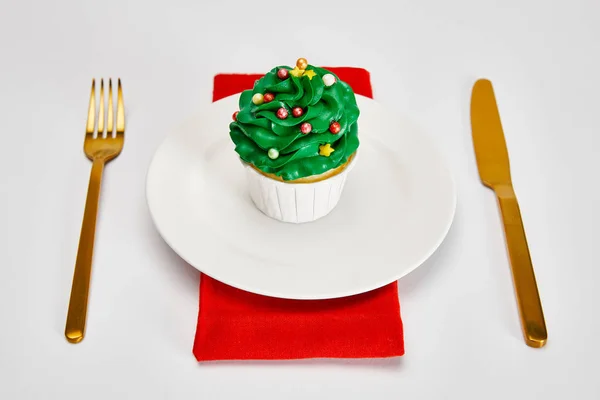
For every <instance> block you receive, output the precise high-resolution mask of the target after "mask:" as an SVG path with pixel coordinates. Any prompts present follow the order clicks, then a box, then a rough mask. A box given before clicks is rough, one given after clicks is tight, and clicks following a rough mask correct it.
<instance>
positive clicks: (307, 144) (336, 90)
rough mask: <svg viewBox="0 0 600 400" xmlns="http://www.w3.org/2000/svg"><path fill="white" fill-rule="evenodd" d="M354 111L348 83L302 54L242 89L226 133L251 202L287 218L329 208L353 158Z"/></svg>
mask: <svg viewBox="0 0 600 400" xmlns="http://www.w3.org/2000/svg"><path fill="white" fill-rule="evenodd" d="M358 116H359V109H358V106H357V104H356V98H355V95H354V92H353V90H352V88H351V87H350V86H349V85H348V84H347V83H345V82H343V81H341V80H340V79H339V78H338V77H337V76H336V74H334V73H332V72H330V71H327V70H326V69H323V68H319V67H315V66H313V65H310V64H308V63H307V61H306V59H304V58H299V59H298V60H297V62H296V66H295V67H294V68H290V67H288V66H279V67H275V68H273V69H271V70H270V71H269V72H267V73H266V74H265V75H264V76H263V77H262V78H261V79H259V80H257V81H256V82H255V84H254V87H253V88H252V89H251V90H245V91H243V92H242V93H241V94H240V97H239V111H236V112H235V113H234V114H233V122H231V124H230V125H229V130H230V132H229V134H230V137H231V140H232V141H233V143H234V144H235V151H236V153H237V154H238V156H239V159H240V160H241V162H242V165H243V166H244V168H245V170H246V176H247V180H248V185H249V191H250V197H251V198H252V201H253V202H254V204H255V205H256V207H257V208H258V209H259V210H260V211H262V212H263V213H264V214H265V215H267V216H269V217H271V218H273V219H276V220H279V221H283V222H291V223H304V222H311V221H315V220H317V219H319V218H322V217H324V216H326V215H327V214H329V213H330V212H331V211H332V210H333V209H334V208H335V206H336V205H337V204H338V201H339V199H340V196H341V195H342V191H343V189H344V184H345V182H346V178H347V176H348V173H349V172H350V170H351V169H352V167H353V166H354V164H355V163H356V159H357V150H358V147H359V140H358V124H357V120H358Z"/></svg>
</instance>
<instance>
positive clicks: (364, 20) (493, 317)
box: [0, 0, 600, 400]
mask: <svg viewBox="0 0 600 400" xmlns="http://www.w3.org/2000/svg"><path fill="white" fill-rule="evenodd" d="M387 3H390V4H394V6H393V8H392V6H387V5H384V2H382V1H375V0H373V1H369V2H366V3H361V6H360V7H353V8H350V7H348V5H347V4H348V3H347V2H345V1H344V2H342V1H334V2H328V3H325V2H321V3H319V4H318V5H311V4H305V3H302V4H299V3H293V2H283V3H282V2H267V3H265V6H264V7H263V6H261V4H260V3H259V2H256V1H253V2H243V3H242V2H240V3H239V5H238V6H235V5H232V4H231V3H230V2H216V3H213V4H212V5H205V4H204V3H203V2H200V1H189V2H186V3H184V2H182V1H173V2H170V3H169V5H168V6H159V5H157V4H156V3H153V2H148V1H144V2H142V1H135V2H133V1H104V2H98V1H96V2H85V3H84V2H79V1H78V2H75V1H73V2H72V3H71V4H67V3H65V2H60V1H54V2H42V1H38V2H31V1H19V2H16V1H10V2H9V1H3V2H2V4H1V6H0V10H1V11H0V49H2V52H1V53H0V59H1V62H0V72H1V73H2V74H1V75H0V76H1V77H2V87H1V90H0V115H1V118H0V135H1V139H2V140H1V144H2V157H0V171H1V172H0V191H1V194H2V195H1V196H0V239H1V242H0V243H1V244H0V246H1V249H0V315H1V317H2V329H1V330H0V376H1V377H2V378H1V384H0V398H2V399H55V398H56V399H72V398H80V397H81V395H82V394H85V398H86V399H103V400H104V399H109V398H110V399H125V398H143V399H239V398H245V399H261V400H264V399H278V400H281V399H289V400H294V399H308V398H310V399H332V398H336V399H367V398H368V399H445V398H456V399H481V398H482V397H485V398H486V399H507V398H515V399H516V398H519V399H524V398H536V399H566V398H572V397H576V398H578V399H586V400H587V399H597V398H599V397H600V381H599V380H598V379H597V370H598V368H597V361H598V359H599V357H600V351H599V350H600V345H599V342H598V337H599V336H600V319H598V304H600V290H598V288H597V286H598V282H599V281H600V268H599V266H598V251H597V249H598V244H597V242H598V223H599V222H600V214H599V204H600V192H599V189H598V171H600V165H599V161H598V157H597V154H598V148H599V147H600V134H599V129H598V112H599V110H600V96H598V92H599V89H600V74H599V73H598V72H599V71H600V59H599V57H600V47H599V46H600V41H599V40H598V38H599V37H600V25H598V23H597V21H598V17H599V13H600V9H599V7H600V2H598V1H597V0H573V1H569V2H566V1H562V2H556V3H554V2H549V1H541V0H539V1H538V0H529V1H523V0H503V1H490V0H455V1H442V0H425V1H418V2H417V1H406V0H400V1H397V2H387V1H386V2H385V4H387ZM291 7H293V9H292V8H291ZM281 18H284V19H286V20H287V19H290V23H289V24H288V23H287V22H286V23H285V28H282V26H283V25H284V24H283V22H280V21H281ZM291 18H294V19H293V20H291ZM301 56H302V57H306V58H307V59H308V60H309V61H310V62H314V63H317V64H322V65H327V64H333V65H359V66H364V67H366V68H368V69H369V70H370V71H371V73H372V80H373V85H374V88H375V97H376V99H377V100H378V101H380V102H382V103H383V104H385V105H387V106H389V107H393V108H395V109H397V110H398V111H400V112H403V113H406V114H407V115H410V116H412V117H413V118H414V119H415V120H416V121H417V122H418V123H419V124H421V125H422V126H423V128H424V130H425V131H426V132H429V133H431V135H432V136H433V137H434V139H435V140H436V141H437V143H439V145H440V147H441V148H442V149H443V150H444V153H445V155H446V156H447V157H448V160H449V163H450V164H451V168H452V171H453V172H454V173H455V176H456V180H457V187H458V199H459V201H458V204H457V213H456V218H455V220H454V223H453V226H452V228H451V230H450V232H449V235H448V237H447V239H446V241H445V242H444V244H443V245H442V246H441V247H440V249H438V251H437V252H436V254H435V255H434V257H433V258H431V259H430V261H429V262H428V263H427V264H426V265H425V266H423V267H422V268H419V269H417V270H416V271H414V273H413V274H410V275H409V276H407V277H406V278H405V279H403V280H401V281H400V297H401V303H402V316H403V319H404V323H405V328H406V336H405V338H406V349H407V352H406V355H405V357H404V358H403V359H401V360H388V361H377V360H365V361H350V360H349V361H320V360H312V361H303V362H266V363H261V362H252V363H248V364H246V363H223V364H210V365H209V364H207V365H197V364H196V362H195V360H194V358H193V356H192V354H191V348H192V341H193V335H194V329H195V324H196V321H195V318H196V311H197V304H196V301H197V296H198V293H197V286H198V285H197V280H198V273H197V272H196V270H195V269H193V268H192V267H189V266H187V265H185V264H184V263H182V262H180V261H179V259H178V257H177V256H175V255H174V254H173V252H171V250H170V249H169V248H168V247H167V246H166V245H165V244H164V242H163V241H162V239H161V238H160V236H159V235H158V234H157V233H156V231H155V230H154V228H153V226H152V222H151V220H150V218H149V215H148V210H147V207H146V205H145V196H144V187H145V175H146V170H147V168H148V164H149V162H150V159H151V157H152V155H153V153H154V151H155V150H156V148H157V147H158V145H159V144H160V143H161V142H162V141H163V140H164V138H165V137H166V135H167V134H168V132H169V129H171V128H172V127H173V125H174V124H176V123H178V122H179V121H181V120H182V119H183V118H185V117H186V116H188V115H190V113H192V112H193V111H194V110H197V109H198V107H202V106H204V105H207V104H209V103H210V101H211V90H212V76H213V74H215V73H217V72H222V71H242V70H245V71H253V72H255V71H258V72H260V71H265V70H267V69H269V68H271V67H272V66H273V65H275V64H277V63H280V62H286V63H293V62H294V61H295V60H296V58H298V57H301ZM117 75H120V76H121V77H122V78H123V83H124V89H125V102H126V103H125V104H126V105H127V116H128V123H129V125H128V131H127V138H126V145H125V149H124V151H123V153H122V154H121V155H120V156H119V158H117V159H116V160H115V161H114V162H113V163H112V164H110V165H109V166H108V167H107V169H106V173H105V181H104V186H103V192H102V199H101V202H102V203H101V207H100V217H99V225H98V234H97V237H96V239H97V242H96V256H95V264H94V271H93V284H92V293H91V299H90V310H89V319H88V326H87V327H88V330H87V337H86V339H85V340H84V341H83V342H82V343H80V344H78V345H70V344H68V343H67V342H66V341H65V340H64V339H63V329H64V320H65V312H66V308H67V304H68V297H69V288H70V285H71V276H72V273H73V264H74V261H75V254H76V250H77V240H78V236H79V229H80V224H81V217H82V213H83V207H84V201H85V195H86V190H87V183H88V177H89V172H90V163H89V162H88V161H87V160H86V159H85V157H84V155H83V153H82V143H83V129H84V125H85V115H86V108H87V97H88V90H89V85H90V80H91V78H92V77H100V76H117ZM484 76H485V77H488V78H490V79H491V80H492V82H493V83H494V88H495V90H496V95H497V97H498V102H499V105H500V112H501V115H502V121H503V123H504V128H505V131H506V136H507V137H506V140H507V143H508V147H509V152H510V157H511V163H512V168H513V177H514V183H515V189H516V192H517V195H518V196H519V201H520V204H521V211H522V213H523V218H524V223H525V228H526V229H527V234H528V239H529V245H530V249H531V254H532V258H533V262H534V264H535V267H536V273H537V278H538V283H539V288H540V292H541V294H542V296H543V297H542V301H543V305H544V310H545V313H546V319H547V323H548V330H549V334H550V337H549V341H548V345H547V347H545V348H544V349H541V350H534V349H530V348H528V347H526V346H525V345H524V344H523V341H522V339H521V332H520V327H519V323H518V318H517V311H516V307H515V301H514V296H513V289H512V283H511V281H510V279H511V278H510V272H509V269H508V264H507V258H506V252H505V248H504V243H503V236H502V229H501V225H500V219H499V216H498V210H497V206H496V203H495V200H494V197H493V195H492V193H491V192H490V191H489V190H487V189H485V188H484V187H483V186H482V185H481V184H480V183H479V180H478V175H477V169H476V166H475V160H474V154H473V149H472V143H471V138H470V124H469V99H470V90H471V86H472V84H473V82H474V81H475V80H476V79H477V78H479V77H484ZM390 123H393V115H390Z"/></svg>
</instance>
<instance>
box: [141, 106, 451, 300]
mask: <svg viewBox="0 0 600 400" xmlns="http://www.w3.org/2000/svg"><path fill="white" fill-rule="evenodd" d="M237 102H238V95H234V96H230V97H227V98H225V99H223V100H220V101H217V102H215V103H212V104H211V105H207V106H206V108H205V109H203V110H200V111H198V113H197V114H196V115H193V116H192V117H191V118H190V119H189V120H188V121H187V122H186V123H184V124H183V125H182V126H180V127H179V128H178V129H176V130H175V131H174V132H172V133H171V134H170V135H169V136H168V137H167V138H166V140H165V141H164V142H163V143H162V144H161V145H160V147H159V148H158V150H157V152H156V154H155V156H154V158H153V160H152V162H151V165H150V168H149V170H148V176H147V186H146V192H147V193H146V194H147V199H148V205H149V209H150V213H151V215H152V218H153V220H154V223H155V225H156V227H157V229H158V231H159V232H160V234H161V236H162V237H163V238H164V240H165V241H166V242H167V243H168V245H169V246H170V247H171V248H172V249H173V250H174V251H175V252H176V253H177V254H179V256H180V257H182V258H183V259H184V260H185V261H187V262H188V263H189V264H191V265H192V266H194V267H195V268H197V269H198V270H200V271H201V272H202V273H205V274H206V275H209V276H211V277H213V278H214V279H217V280H219V281H221V282H223V283H226V284H228V285H231V286H234V287H237V288H239V289H242V290H246V291H249V292H254V293H258V294H263V295H268V296H274V297H282V298H290V299H326V298H335V297H342V296H349V295H354V294H358V293H362V292H366V291H369V290H372V289H376V288H378V287H381V286H384V285H386V284H388V283H391V282H393V281H395V280H397V279H399V278H401V277H403V276H404V275H406V274H408V273H409V272H410V271H412V270H414V269H415V268H417V267H418V266H419V265H421V264H422V263H423V262H424V261H425V260H426V259H427V258H428V257H429V256H430V255H431V254H432V253H433V252H434V251H435V250H436V248H437V247H438V246H439V245H440V243H441V242H442V240H443V239H444V237H445V236H446V234H447V232H448V230H449V228H450V225H451V223H452V219H453V217H454V210H455V203H456V192H455V185H454V181H453V178H452V176H451V173H450V171H449V169H448V168H447V166H446V164H445V162H444V160H443V158H442V157H441V155H440V153H439V152H438V151H437V149H436V146H434V145H433V143H432V142H431V141H430V139H428V138H427V136H426V135H424V134H423V133H422V132H421V131H419V130H418V129H417V127H416V126H415V125H414V124H412V123H411V121H410V120H408V119H407V118H403V117H401V116H398V115H397V113H395V112H394V113H392V112H390V111H387V110H386V109H385V108H384V107H382V106H381V105H380V104H379V103H377V102H376V101H374V100H371V99H369V98H366V97H363V96H357V102H358V106H359V108H360V117H359V120H358V124H359V139H360V147H359V157H358V158H357V163H356V165H355V167H354V169H353V170H352V171H351V172H350V174H349V175H348V180H347V182H346V186H345V188H344V191H343V193H342V197H341V199H340V201H339V203H338V205H337V207H336V208H335V209H334V210H333V211H332V212H331V213H330V214H329V215H327V216H326V217H324V218H321V219H319V220H317V221H315V222H310V223H305V224H289V223H285V222H279V221H276V220H273V219H271V218H269V217H267V216H265V215H264V214H262V213H261V212H260V211H259V210H258V209H257V208H256V207H255V206H254V204H253V203H252V200H251V199H250V195H249V193H248V191H247V187H246V181H245V179H246V177H245V171H244V168H243V166H242V164H241V163H240V161H239V158H238V156H237V154H236V153H235V151H234V145H233V143H232V141H231V139H230V138H229V129H228V125H229V123H230V121H231V114H232V113H233V111H235V110H237V109H238V104H237ZM390 115H394V118H393V119H391V120H390ZM390 121H393V123H394V124H393V125H391V124H390Z"/></svg>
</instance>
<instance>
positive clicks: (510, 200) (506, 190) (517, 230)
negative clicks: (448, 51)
mask: <svg viewBox="0 0 600 400" xmlns="http://www.w3.org/2000/svg"><path fill="white" fill-rule="evenodd" d="M471 129H472V133H473V145H474V147H475V158H476V159H477V167H478V169H479V177H480V178H481V181H482V183H483V184H484V185H485V186H487V187H489V188H491V189H492V190H493V191H494V192H495V193H496V197H497V200H498V205H499V208H500V212H501V214H502V219H503V223H504V235H505V239H506V245H507V248H508V253H509V258H510V265H511V270H512V276H513V284H514V288H515V294H516V297H517V303H518V307H519V314H520V318H521V328H522V330H523V335H524V337H525V343H526V344H527V345H528V346H531V347H536V348H537V347H542V346H544V345H545V344H546V340H547V338H548V333H547V331H546V322H545V320H544V313H543V311H542V304H541V301H540V296H539V293H538V288H537V283H536V279H535V274H534V272H533V265H532V263H531V256H530V254H529V248H528V245H527V238H526V237H525V230H524V228H523V221H522V220H521V212H520V209H519V203H518V202H517V197H516V195H515V191H514V189H513V186H512V180H511V174H510V165H509V159H508V151H507V149H506V142H505V139H504V132H503V130H502V124H501V122H500V115H499V112H498V107H497V104H496V98H495V95H494V89H493V87H492V83H491V82H490V81H489V80H487V79H480V80H478V81H477V82H475V85H474V86H473V92H472V97H471Z"/></svg>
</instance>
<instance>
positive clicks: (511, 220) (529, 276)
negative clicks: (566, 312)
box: [494, 185, 548, 348]
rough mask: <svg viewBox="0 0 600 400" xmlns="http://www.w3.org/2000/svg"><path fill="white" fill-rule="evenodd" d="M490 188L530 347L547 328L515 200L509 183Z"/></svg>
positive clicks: (539, 341)
mask: <svg viewBox="0 0 600 400" xmlns="http://www.w3.org/2000/svg"><path fill="white" fill-rule="evenodd" d="M494 191H495V192H496V196H497V198H498V205H499V207H500V212H501V213H502V220H503V222H504V235H505V238H506V245H507V248H508V254H509V257H510V266H511V270H512V276H513V283H514V287H515V293H516V297H517V303H518V306H519V314H520V317H521V327H522V329H523V335H524V336H525V343H526V344H527V345H528V346H530V347H536V348H538V347H542V346H544V345H545V344H546V340H547V339H548V332H547V331H546V322H545V320H544V312H543V311H542V304H541V301H540V295H539V292H538V287H537V283H536V280H535V274H534V272H533V265H532V263H531V256H530V255H529V247H528V245H527V238H526V237H525V229H524V228H523V220H522V219H521V211H520V209H519V203H518V202H517V197H516V195H515V191H514V189H513V187H512V185H498V186H496V187H494Z"/></svg>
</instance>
